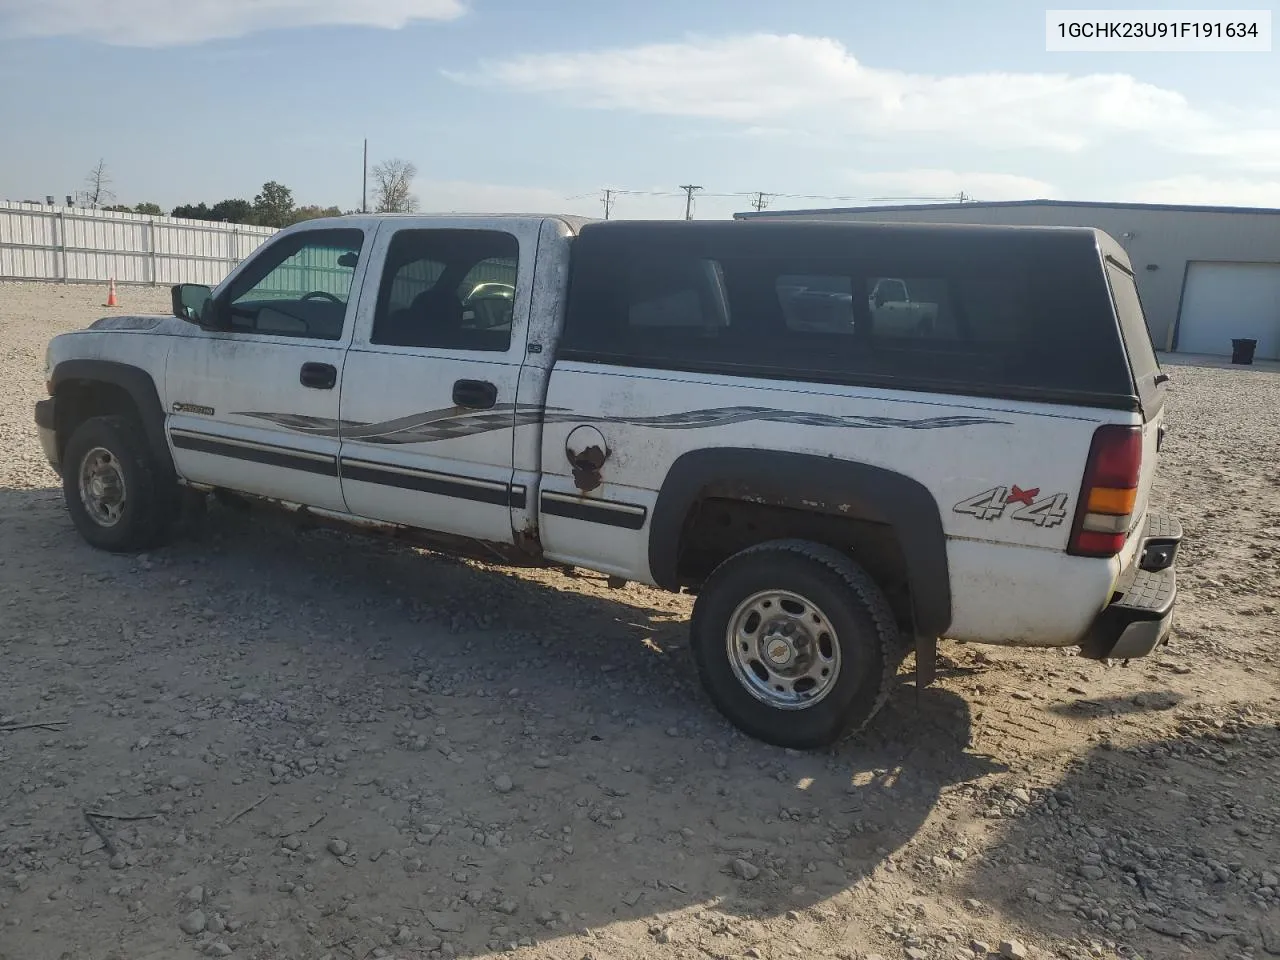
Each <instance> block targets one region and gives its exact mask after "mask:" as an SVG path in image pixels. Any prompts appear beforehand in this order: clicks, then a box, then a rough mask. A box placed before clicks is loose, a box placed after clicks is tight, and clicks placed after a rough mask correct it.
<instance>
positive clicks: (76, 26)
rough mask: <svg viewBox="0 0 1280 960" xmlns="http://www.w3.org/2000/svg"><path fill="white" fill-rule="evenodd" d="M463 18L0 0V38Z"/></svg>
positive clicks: (267, 6)
mask: <svg viewBox="0 0 1280 960" xmlns="http://www.w3.org/2000/svg"><path fill="white" fill-rule="evenodd" d="M465 12H466V7H465V4H464V0H354V2H353V0H0V38H2V37H55V36H75V37H86V38H89V39H92V40H100V41H102V42H104V43H109V44H115V45H117V46H136V47H165V46H176V45H180V44H194V43H201V42H203V41H205V40H214V39H219V38H226V37H239V36H243V35H245V34H248V33H254V32H256V31H259V30H271V29H277V28H282V27H310V26H361V27H382V28H385V29H388V30H398V29H400V28H401V27H404V26H406V25H407V24H409V23H411V22H412V21H414V20H453V19H456V18H457V17H460V16H462V15H463V14H464V13H465Z"/></svg>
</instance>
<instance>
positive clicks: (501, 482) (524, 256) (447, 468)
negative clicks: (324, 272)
mask: <svg viewBox="0 0 1280 960" xmlns="http://www.w3.org/2000/svg"><path fill="white" fill-rule="evenodd" d="M438 223H439V221H433V224H438ZM538 230H539V223H538V222H537V221H529V222H527V223H522V222H519V221H517V222H509V221H491V222H490V221H484V220H474V219H473V220H465V221H458V224H457V227H456V228H454V227H452V225H451V224H446V225H442V226H433V227H432V228H431V229H426V228H423V227H419V226H415V224H414V221H412V220H404V221H398V222H397V223H396V225H395V228H394V229H392V228H391V227H390V226H388V227H387V228H384V231H383V232H382V233H381V234H380V235H379V238H378V243H377V249H376V250H375V251H374V254H373V260H374V262H376V263H384V267H383V270H382V278H381V282H380V284H379V287H378V290H377V295H376V297H374V296H372V295H368V296H366V297H365V298H364V303H365V305H366V306H365V307H363V308H362V311H361V317H360V322H359V324H358V327H359V329H358V331H357V334H356V338H355V340H354V342H353V343H352V346H351V350H350V351H349V353H348V354H347V362H346V372H345V374H344V376H343V381H342V421H343V424H342V450H341V469H342V489H343V494H344V496H345V498H346V502H347V507H348V509H350V511H351V512H352V513H353V514H356V515H357V516H363V517H368V518H370V519H375V520H383V521H388V522H392V523H400V524H405V525H408V526H415V527H423V528H427V529H431V530H437V531H441V532H445V533H453V534H458V535H461V536H465V537H471V538H474V539H478V540H485V541H489V542H493V543H511V542H512V541H513V539H514V538H513V534H512V522H511V511H512V509H521V508H523V507H524V506H525V503H526V500H527V497H528V491H527V488H526V484H525V483H523V482H517V481H516V480H515V478H514V477H513V466H512V464H513V461H512V444H513V440H514V435H513V432H512V431H513V428H514V426H515V424H516V422H517V418H518V416H519V414H518V412H517V410H516V404H515V400H516V387H517V385H518V384H519V379H520V365H521V363H522V361H523V359H524V350H525V337H526V330H527V323H528V317H529V302H530V297H531V294H532V289H533V283H532V279H533V278H532V276H531V274H532V270H531V269H529V270H525V269H518V268H519V267H520V266H521V265H522V264H529V265H532V263H533V262H534V254H535V252H536V249H537V242H538ZM372 283H373V278H372V277H371V278H370V280H369V284H370V285H371V284H372ZM370 294H372V287H371V286H370ZM366 314H367V315H366ZM538 413H539V411H537V410H534V411H533V415H534V416H535V417H536V416H537V415H538Z"/></svg>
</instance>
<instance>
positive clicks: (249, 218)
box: [209, 199, 257, 223]
mask: <svg viewBox="0 0 1280 960" xmlns="http://www.w3.org/2000/svg"><path fill="white" fill-rule="evenodd" d="M209 219H210V220H225V221H227V222H228V223H256V222H257V221H256V219H255V216H254V210H253V204H251V203H250V202H249V201H248V200H239V199H232V200H219V201H218V202H217V203H215V204H214V205H213V206H212V207H211V208H210V209H209Z"/></svg>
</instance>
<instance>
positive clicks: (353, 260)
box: [338, 252, 360, 270]
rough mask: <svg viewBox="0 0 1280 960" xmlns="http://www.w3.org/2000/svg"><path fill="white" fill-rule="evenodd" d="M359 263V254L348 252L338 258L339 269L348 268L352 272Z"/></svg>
mask: <svg viewBox="0 0 1280 960" xmlns="http://www.w3.org/2000/svg"><path fill="white" fill-rule="evenodd" d="M359 262H360V254H358V253H350V252H348V253H344V254H342V255H341V256H340V257H338V266H340V267H350V268H351V269H353V270H354V269H355V267H356V264H358V263H359Z"/></svg>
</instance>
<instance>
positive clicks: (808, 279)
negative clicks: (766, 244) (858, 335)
mask: <svg viewBox="0 0 1280 960" xmlns="http://www.w3.org/2000/svg"><path fill="white" fill-rule="evenodd" d="M774 289H775V291H776V292H777V295H778V304H779V306H781V308H782V315H783V317H784V318H785V321H786V325H787V329H788V330H795V331H797V332H807V333H843V334H851V333H853V332H854V322H855V321H854V312H853V281H852V280H851V279H850V278H849V277H847V276H844V277H833V276H823V275H817V274H793V273H784V274H781V275H780V276H779V277H778V279H777V280H776V281H775V282H774Z"/></svg>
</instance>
